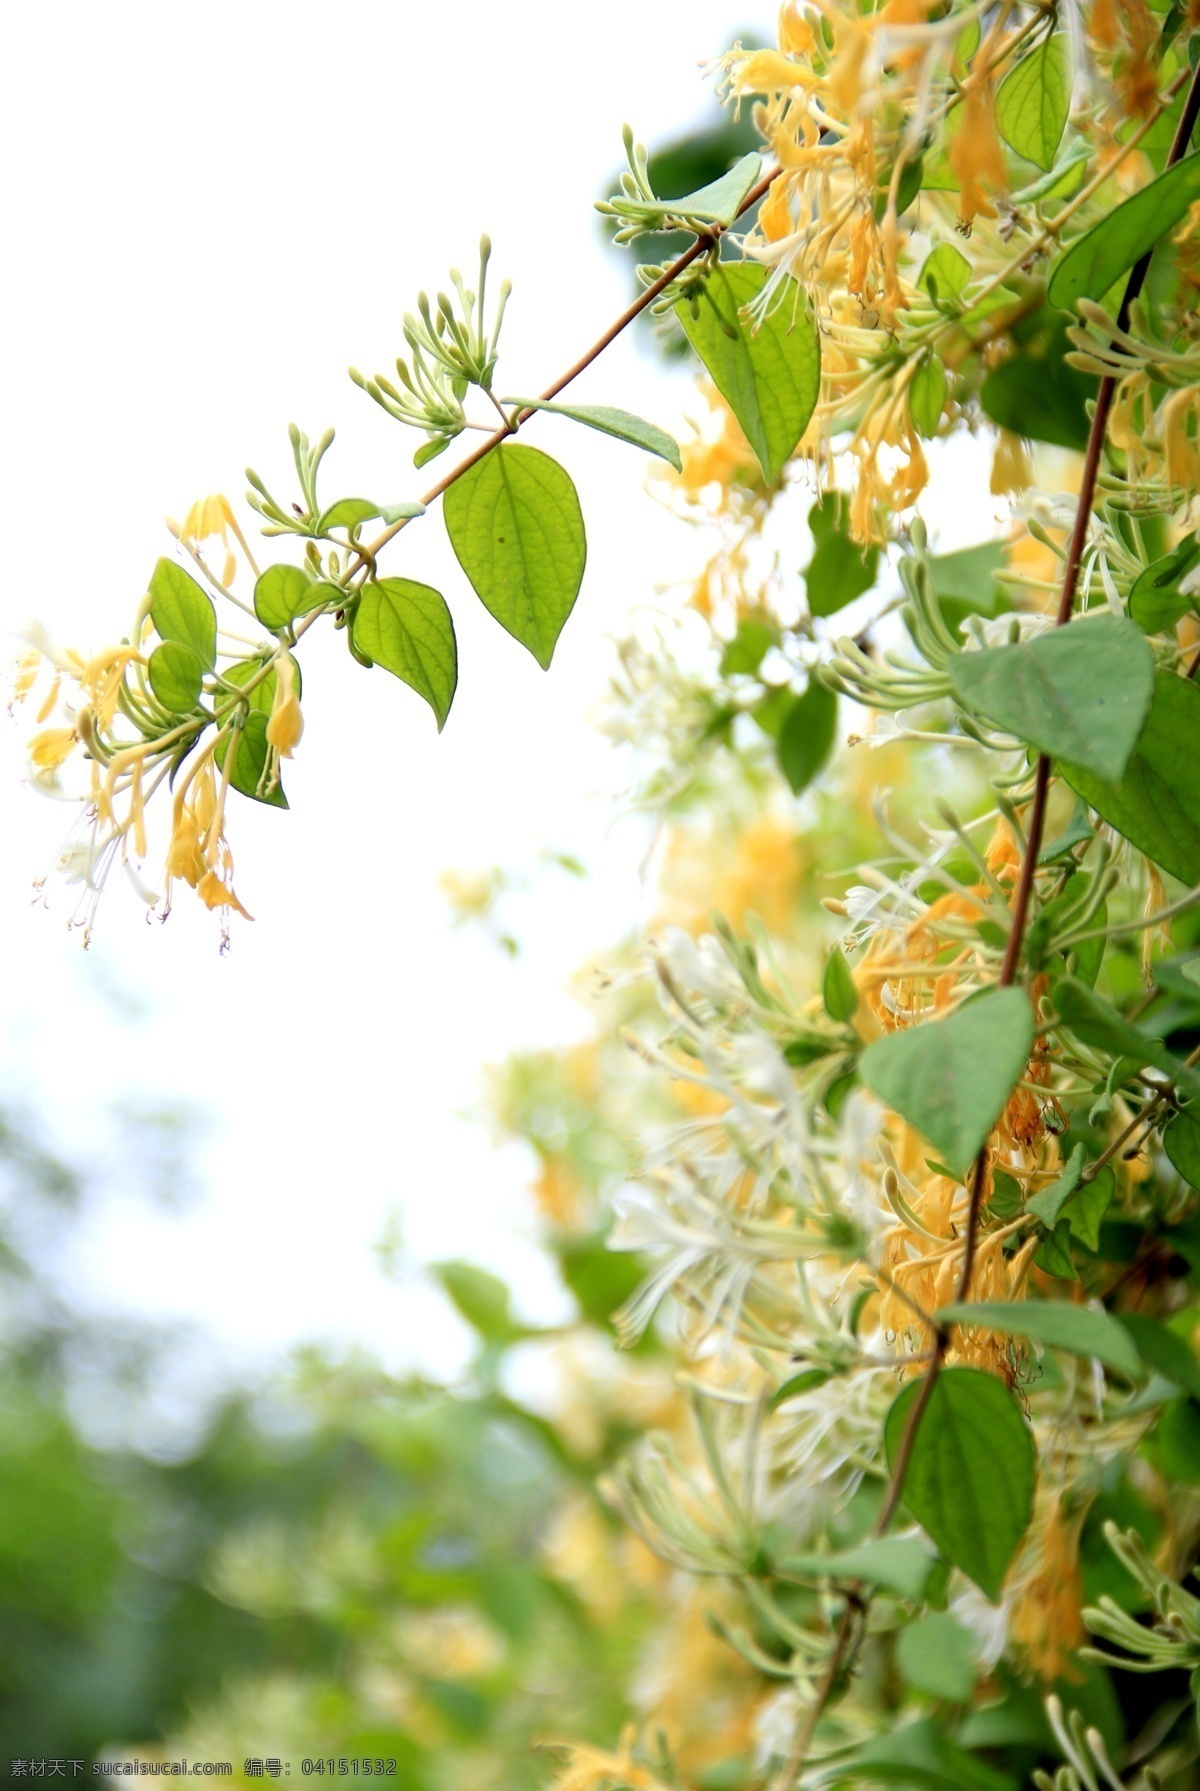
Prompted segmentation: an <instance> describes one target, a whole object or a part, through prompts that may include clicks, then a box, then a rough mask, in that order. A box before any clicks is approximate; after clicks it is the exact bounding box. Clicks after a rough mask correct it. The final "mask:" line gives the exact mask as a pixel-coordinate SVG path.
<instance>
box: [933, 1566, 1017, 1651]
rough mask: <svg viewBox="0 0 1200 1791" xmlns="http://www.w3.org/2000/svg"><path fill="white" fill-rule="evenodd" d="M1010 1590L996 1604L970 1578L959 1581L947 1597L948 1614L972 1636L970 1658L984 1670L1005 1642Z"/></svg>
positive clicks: (1010, 1606) (1010, 1608)
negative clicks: (955, 1588)
mask: <svg viewBox="0 0 1200 1791" xmlns="http://www.w3.org/2000/svg"><path fill="white" fill-rule="evenodd" d="M1012 1603H1013V1599H1012V1593H1011V1591H1009V1592H1005V1593H1004V1595H1003V1596H1002V1598H1001V1600H1000V1603H999V1604H993V1603H992V1602H991V1600H990V1599H989V1598H988V1597H987V1595H986V1594H985V1593H983V1592H981V1591H980V1590H979V1587H978V1586H975V1585H972V1584H971V1582H970V1581H969V1580H964V1581H962V1582H961V1583H960V1585H959V1587H958V1589H957V1590H956V1591H955V1593H954V1595H953V1597H952V1598H951V1599H950V1603H949V1611H950V1615H951V1616H952V1617H953V1618H954V1619H955V1621H956V1622H957V1623H961V1624H962V1626H963V1628H964V1629H965V1630H966V1631H967V1633H968V1634H969V1635H970V1637H971V1658H972V1660H974V1662H975V1664H976V1665H977V1666H978V1667H980V1668H981V1669H982V1670H983V1671H984V1672H985V1673H990V1672H991V1670H992V1668H993V1667H994V1666H995V1665H996V1663H997V1661H998V1660H999V1659H1000V1657H1001V1655H1002V1654H1003V1653H1004V1649H1005V1646H1006V1644H1007V1642H1008V1620H1009V1617H1010V1615H1011V1613H1012Z"/></svg>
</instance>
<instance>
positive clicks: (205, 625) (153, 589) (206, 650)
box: [150, 560, 217, 671]
mask: <svg viewBox="0 0 1200 1791" xmlns="http://www.w3.org/2000/svg"><path fill="white" fill-rule="evenodd" d="M150 620H151V621H152V622H153V624H154V631H155V633H156V634H157V635H158V638H159V639H160V640H162V641H182V642H183V643H184V644H185V646H188V647H191V649H192V651H193V652H194V653H195V654H196V656H197V658H198V659H199V660H200V663H201V665H202V666H203V667H204V669H205V671H211V670H212V667H213V665H214V664H215V663H216V657H217V612H216V609H215V607H214V605H213V600H212V598H211V597H210V596H209V595H208V593H207V592H206V591H202V590H201V588H200V586H199V585H198V584H197V583H196V581H195V579H194V578H191V577H190V576H189V575H188V573H186V572H185V571H184V570H183V567H182V566H177V565H176V564H175V562H174V560H160V561H159V562H158V564H157V566H156V567H155V568H154V573H153V576H152V577H151V580H150Z"/></svg>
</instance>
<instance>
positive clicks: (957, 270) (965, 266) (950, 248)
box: [917, 243, 971, 305]
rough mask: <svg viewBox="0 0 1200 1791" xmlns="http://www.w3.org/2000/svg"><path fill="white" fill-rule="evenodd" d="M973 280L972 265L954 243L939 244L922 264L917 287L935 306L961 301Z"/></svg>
mask: <svg viewBox="0 0 1200 1791" xmlns="http://www.w3.org/2000/svg"><path fill="white" fill-rule="evenodd" d="M970 279H971V263H970V262H969V261H968V260H967V258H966V256H965V255H964V254H963V252H962V250H961V249H956V248H955V246H954V244H953V243H939V244H938V245H937V248H936V249H931V250H930V252H929V254H928V255H927V256H926V257H925V260H924V261H923V262H922V264H921V271H920V273H919V274H918V275H917V285H918V286H919V287H920V288H921V290H922V291H923V292H927V293H928V294H929V296H930V298H931V299H932V300H933V301H934V303H935V304H943V305H944V304H946V303H947V302H948V301H950V300H954V299H959V298H961V297H962V295H963V293H964V292H965V291H966V288H967V286H968V285H969V284H970Z"/></svg>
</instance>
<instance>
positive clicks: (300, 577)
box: [254, 566, 331, 630]
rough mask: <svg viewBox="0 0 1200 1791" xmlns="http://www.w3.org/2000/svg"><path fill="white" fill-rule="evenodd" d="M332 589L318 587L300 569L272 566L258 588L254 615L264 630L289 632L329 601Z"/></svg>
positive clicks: (265, 573)
mask: <svg viewBox="0 0 1200 1791" xmlns="http://www.w3.org/2000/svg"><path fill="white" fill-rule="evenodd" d="M330 590H331V587H330V586H329V585H327V584H316V583H314V582H313V579H312V577H311V576H310V574H309V573H307V572H306V571H304V569H303V567H300V566H268V567H267V569H266V571H265V572H264V573H263V575H262V577H261V578H260V579H259V580H258V582H257V583H256V585H255V587H254V613H255V615H256V616H257V617H258V619H259V621H260V622H261V623H262V625H263V627H264V628H271V629H274V630H278V629H280V628H286V627H287V625H288V623H289V622H294V621H295V619H296V617H297V616H304V615H307V614H308V612H309V610H310V609H316V608H318V607H319V605H320V604H322V603H327V602H328V601H329V594H330Z"/></svg>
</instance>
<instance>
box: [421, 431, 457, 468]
mask: <svg viewBox="0 0 1200 1791" xmlns="http://www.w3.org/2000/svg"><path fill="white" fill-rule="evenodd" d="M453 440H454V437H453V436H452V435H435V436H434V437H433V439H432V440H431V441H427V442H422V443H421V446H420V447H419V448H418V449H417V451H416V453H415V454H414V455H413V465H414V466H415V467H422V466H428V465H429V462H430V461H431V460H436V459H437V457H438V455H439V454H444V453H445V452H446V449H447V448H448V447H449V446H450V443H451V442H452V441H453Z"/></svg>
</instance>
